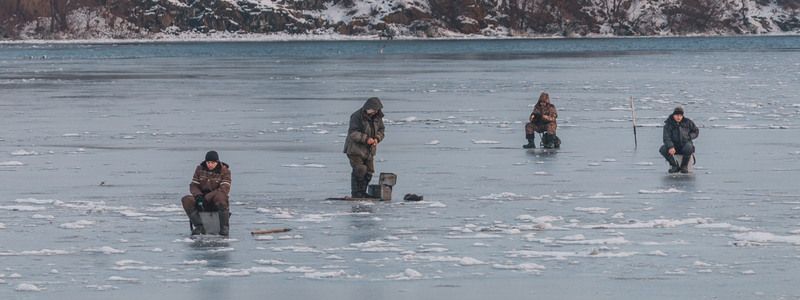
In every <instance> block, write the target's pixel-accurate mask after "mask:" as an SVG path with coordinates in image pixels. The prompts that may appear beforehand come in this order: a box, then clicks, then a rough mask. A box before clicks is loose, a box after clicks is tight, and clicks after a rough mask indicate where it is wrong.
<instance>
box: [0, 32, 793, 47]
mask: <svg viewBox="0 0 800 300" xmlns="http://www.w3.org/2000/svg"><path fill="white" fill-rule="evenodd" d="M759 37H800V32H795V33H786V32H781V33H764V34H741V35H720V34H690V35H653V36H615V35H601V34H592V35H587V36H581V37H572V36H553V35H541V36H486V35H453V36H444V37H414V36H396V37H394V40H398V41H483V40H486V41H503V40H583V39H585V40H594V39H596V40H604V39H661V38H759ZM351 41H355V42H363V41H386V42H389V41H391V40H382V39H381V38H380V37H379V36H377V35H360V36H349V35H341V34H244V35H241V34H184V35H180V36H171V35H156V36H153V37H152V38H148V39H69V40H41V39H31V40H0V45H26V44H30V45H37V44H148V43H227V42H351Z"/></svg>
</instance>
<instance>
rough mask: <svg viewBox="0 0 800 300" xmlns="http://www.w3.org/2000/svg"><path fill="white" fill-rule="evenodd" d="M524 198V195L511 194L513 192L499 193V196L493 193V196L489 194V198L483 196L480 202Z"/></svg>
mask: <svg viewBox="0 0 800 300" xmlns="http://www.w3.org/2000/svg"><path fill="white" fill-rule="evenodd" d="M523 197H524V196H522V195H518V194H514V193H511V192H502V193H497V194H495V193H492V194H489V195H488V196H481V197H479V198H478V199H480V200H511V199H519V198H523Z"/></svg>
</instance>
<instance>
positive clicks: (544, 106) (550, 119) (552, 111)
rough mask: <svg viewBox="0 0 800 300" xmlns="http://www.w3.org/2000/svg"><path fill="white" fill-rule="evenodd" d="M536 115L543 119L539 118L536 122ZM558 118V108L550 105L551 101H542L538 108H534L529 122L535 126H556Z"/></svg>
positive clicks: (537, 104)
mask: <svg viewBox="0 0 800 300" xmlns="http://www.w3.org/2000/svg"><path fill="white" fill-rule="evenodd" d="M535 115H541V118H538V117H537V118H536V120H534V119H533V118H534V116H535ZM556 118H558V112H557V111H556V106H555V105H553V104H552V103H550V101H540V102H538V103H536V106H534V107H533V112H532V113H531V116H530V117H529V120H530V121H531V123H533V124H547V123H553V124H556Z"/></svg>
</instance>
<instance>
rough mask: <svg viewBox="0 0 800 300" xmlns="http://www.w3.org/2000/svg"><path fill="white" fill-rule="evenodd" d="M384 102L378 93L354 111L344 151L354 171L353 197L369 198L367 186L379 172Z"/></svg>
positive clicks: (352, 175) (351, 181)
mask: <svg viewBox="0 0 800 300" xmlns="http://www.w3.org/2000/svg"><path fill="white" fill-rule="evenodd" d="M382 109H383V104H381V100H380V99H378V98H377V97H372V98H369V99H367V102H366V103H364V106H363V107H361V108H360V109H359V110H357V111H355V112H354V113H353V114H352V115H350V126H349V128H348V129H347V138H346V139H345V141H344V153H345V154H347V158H348V159H350V166H351V167H352V168H353V172H352V173H351V175H350V190H351V194H350V195H351V196H352V197H353V198H367V187H368V186H369V181H370V180H372V174H373V173H375V152H377V151H378V143H380V142H381V141H383V131H384V129H385V127H384V126H383V111H382Z"/></svg>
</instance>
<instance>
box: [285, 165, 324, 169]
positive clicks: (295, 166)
mask: <svg viewBox="0 0 800 300" xmlns="http://www.w3.org/2000/svg"><path fill="white" fill-rule="evenodd" d="M281 167H285V168H318V169H319V168H326V166H325V165H323V164H302V165H301V164H286V165H281Z"/></svg>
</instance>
